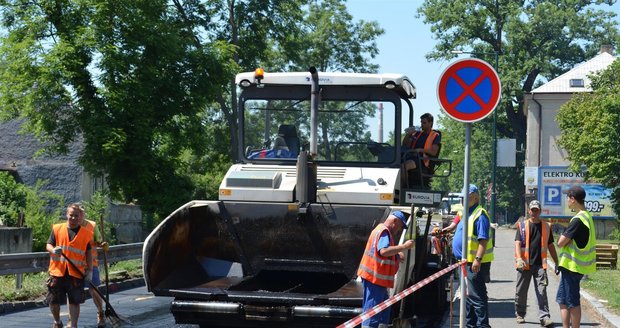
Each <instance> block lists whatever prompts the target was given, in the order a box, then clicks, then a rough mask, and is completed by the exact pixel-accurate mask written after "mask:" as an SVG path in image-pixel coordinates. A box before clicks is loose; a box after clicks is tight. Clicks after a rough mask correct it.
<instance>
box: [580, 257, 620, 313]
mask: <svg viewBox="0 0 620 328" xmlns="http://www.w3.org/2000/svg"><path fill="white" fill-rule="evenodd" d="M588 277H589V279H587V280H584V281H582V282H581V286H582V287H583V288H585V289H586V290H587V291H588V292H589V293H591V294H592V295H594V296H595V297H596V298H598V299H602V300H607V303H604V304H605V307H607V308H608V309H610V310H612V312H614V313H620V293H618V286H619V285H620V269H618V268H616V270H611V269H597V270H596V272H595V273H593V274H590V275H588Z"/></svg>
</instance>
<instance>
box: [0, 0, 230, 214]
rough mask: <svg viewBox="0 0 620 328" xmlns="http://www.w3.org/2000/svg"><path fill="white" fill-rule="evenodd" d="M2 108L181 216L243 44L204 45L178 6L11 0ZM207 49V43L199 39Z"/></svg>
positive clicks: (0, 59) (123, 193) (119, 188)
mask: <svg viewBox="0 0 620 328" xmlns="http://www.w3.org/2000/svg"><path fill="white" fill-rule="evenodd" d="M0 5H2V8H3V12H2V23H3V25H4V29H5V31H6V33H5V35H4V37H3V38H2V45H1V48H0V79H1V80H2V81H3V83H2V84H1V85H0V113H1V115H2V117H3V118H13V117H24V118H27V130H28V131H29V132H33V133H34V134H35V135H37V136H39V137H40V138H41V139H42V140H43V141H44V142H46V144H47V145H48V146H49V147H50V148H51V149H52V150H54V151H58V152H63V151H65V150H66V146H67V145H68V144H69V143H70V142H72V141H74V140H76V139H81V140H83V142H84V144H85V148H84V151H83V154H82V155H81V158H80V162H81V164H82V165H83V166H84V167H85V168H86V170H87V171H88V172H90V173H92V174H98V175H105V177H106V180H107V182H108V185H109V188H110V191H111V194H112V196H113V197H114V198H115V199H120V200H123V201H125V202H131V201H135V200H137V201H138V203H139V204H140V205H142V206H143V209H144V210H145V211H146V212H158V213H160V215H161V214H163V213H165V214H167V213H169V212H170V211H171V210H172V209H173V208H175V207H176V206H178V204H179V203H182V202H185V201H187V200H188V198H190V195H191V193H192V190H193V185H192V181H190V180H189V179H188V178H187V177H186V176H182V175H180V174H179V171H181V170H182V168H181V167H182V166H184V165H187V164H186V163H181V162H180V161H179V160H178V158H179V156H180V155H181V154H182V152H183V151H184V150H186V149H191V150H193V151H194V152H195V153H197V154H201V153H202V150H203V149H204V148H205V146H204V145H206V144H208V139H204V137H205V134H204V133H203V131H204V129H205V125H204V123H205V122H204V121H202V120H200V119H197V117H196V116H197V114H198V113H201V112H202V111H204V106H205V105H206V104H208V103H210V102H211V101H213V100H214V99H216V95H217V94H220V93H221V86H222V85H224V84H225V83H226V81H227V80H228V78H229V77H230V76H231V75H232V67H234V65H233V63H232V62H231V57H232V51H231V50H232V49H231V47H230V46H228V45H226V44H224V43H221V42H216V41H214V42H204V43H200V41H201V39H200V38H198V37H197V36H196V33H194V31H193V30H191V29H189V28H188V27H187V25H186V24H185V23H186V21H184V20H183V19H182V17H183V16H182V15H181V14H180V13H179V12H178V11H176V10H175V8H177V7H174V6H168V5H167V1H164V0H155V1H150V0H149V1H143V0H136V1H134V0H132V1H102V0H87V1H73V0H57V1H42V0H37V1H25V0H4V1H1V2H0ZM198 45H199V46H198Z"/></svg>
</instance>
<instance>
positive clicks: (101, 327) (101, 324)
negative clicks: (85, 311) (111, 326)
mask: <svg viewBox="0 0 620 328" xmlns="http://www.w3.org/2000/svg"><path fill="white" fill-rule="evenodd" d="M104 327H105V316H103V311H101V312H98V313H97V328H104Z"/></svg>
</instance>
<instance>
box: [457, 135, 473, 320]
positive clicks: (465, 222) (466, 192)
mask: <svg viewBox="0 0 620 328" xmlns="http://www.w3.org/2000/svg"><path fill="white" fill-rule="evenodd" d="M470 143H471V123H465V160H464V166H463V214H462V215H461V222H463V235H462V237H461V259H463V260H467V251H468V250H467V238H468V236H469V232H468V231H467V230H468V227H469V197H468V196H469V148H470V147H469V146H470ZM460 277H461V279H460V283H459V284H460V287H461V309H460V312H459V314H460V321H459V327H461V328H463V327H465V301H466V300H465V297H466V296H465V295H466V288H467V284H465V275H464V274H463V272H461V276H460Z"/></svg>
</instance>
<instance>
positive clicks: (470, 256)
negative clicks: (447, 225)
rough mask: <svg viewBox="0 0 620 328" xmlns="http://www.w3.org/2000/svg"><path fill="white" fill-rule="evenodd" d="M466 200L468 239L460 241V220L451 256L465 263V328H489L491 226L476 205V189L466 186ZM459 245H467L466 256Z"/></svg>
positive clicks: (461, 230)
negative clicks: (464, 243)
mask: <svg viewBox="0 0 620 328" xmlns="http://www.w3.org/2000/svg"><path fill="white" fill-rule="evenodd" d="M468 197H469V198H468V205H469V209H468V214H469V220H468V224H467V231H468V233H469V236H468V237H467V240H466V241H464V240H463V229H464V224H465V220H463V219H461V221H460V222H459V224H458V225H457V226H456V232H455V233H454V238H453V239H452V253H453V254H454V257H456V258H457V259H466V260H467V287H468V289H467V290H468V297H467V301H466V317H467V320H466V321H467V327H471V328H473V327H491V326H490V325H489V296H488V295H487V286H486V284H485V282H486V280H487V277H488V276H489V271H490V269H491V261H493V236H492V230H491V224H490V222H489V214H488V213H487V211H486V210H485V209H484V208H482V206H480V204H479V202H480V194H479V192H478V187H476V186H475V185H473V184H470V185H469V194H468ZM463 242H466V243H467V254H462V247H463Z"/></svg>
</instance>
